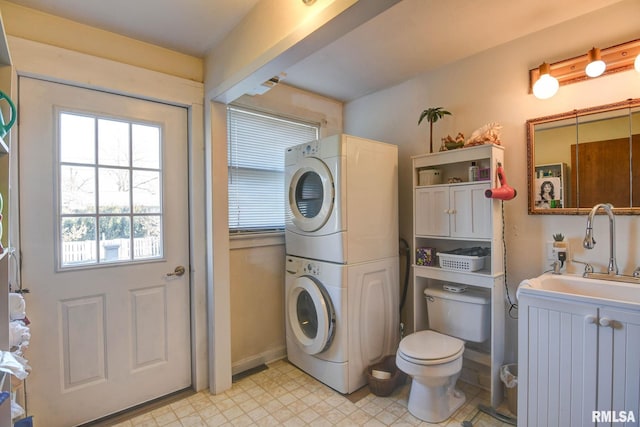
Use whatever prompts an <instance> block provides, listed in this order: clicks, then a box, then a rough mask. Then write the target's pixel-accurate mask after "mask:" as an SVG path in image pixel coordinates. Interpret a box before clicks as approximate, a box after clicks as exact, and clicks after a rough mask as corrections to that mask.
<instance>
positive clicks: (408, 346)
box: [398, 331, 464, 365]
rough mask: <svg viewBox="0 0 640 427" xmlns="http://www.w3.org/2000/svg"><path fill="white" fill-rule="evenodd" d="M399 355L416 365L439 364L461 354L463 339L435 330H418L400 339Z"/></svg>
mask: <svg viewBox="0 0 640 427" xmlns="http://www.w3.org/2000/svg"><path fill="white" fill-rule="evenodd" d="M398 350H399V355H400V357H402V358H403V359H405V360H406V361H407V362H411V363H415V364H417V365H439V364H443V363H447V362H451V361H452V360H455V359H457V358H459V357H460V356H462V353H463V352H464V341H462V340H460V339H458V338H454V337H450V336H448V335H444V334H441V333H438V332H435V331H418V332H414V333H413V334H411V335H408V336H406V337H404V338H403V339H402V341H400V346H399V347H398Z"/></svg>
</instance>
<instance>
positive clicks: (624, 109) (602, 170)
mask: <svg viewBox="0 0 640 427" xmlns="http://www.w3.org/2000/svg"><path fill="white" fill-rule="evenodd" d="M527 168H528V177H527V190H528V191H527V194H528V196H529V198H528V205H529V214H543V215H545V214H546V215H549V214H563V215H572V214H573V215H578V214H586V213H588V212H589V210H590V209H591V208H592V207H593V206H594V205H596V204H598V203H611V204H612V205H613V206H614V207H615V212H616V213H617V214H634V215H637V214H640V98H635V99H628V100H626V101H622V102H617V103H615V104H607V105H601V106H598V107H591V108H585V109H581V110H573V111H569V112H566V113H561V114H555V115H552V116H546V117H539V118H537V119H531V120H527Z"/></svg>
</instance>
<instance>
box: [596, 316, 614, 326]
mask: <svg viewBox="0 0 640 427" xmlns="http://www.w3.org/2000/svg"><path fill="white" fill-rule="evenodd" d="M598 323H600V326H613V325H612V322H611V319H609V318H608V317H601V318H600V321H599V322H598Z"/></svg>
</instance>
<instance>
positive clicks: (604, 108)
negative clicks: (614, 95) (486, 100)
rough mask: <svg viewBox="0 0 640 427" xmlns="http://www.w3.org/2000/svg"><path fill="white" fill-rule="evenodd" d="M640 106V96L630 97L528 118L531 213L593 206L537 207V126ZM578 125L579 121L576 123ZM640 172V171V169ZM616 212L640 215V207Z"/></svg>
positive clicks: (569, 212)
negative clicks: (535, 185) (611, 102)
mask: <svg viewBox="0 0 640 427" xmlns="http://www.w3.org/2000/svg"><path fill="white" fill-rule="evenodd" d="M636 107H640V98H630V99H627V100H625V101H621V102H616V103H613V104H606V105H600V106H596V107H590V108H583V109H579V110H573V111H568V112H565V113H559V114H553V115H550V116H544V117H538V118H535V119H530V120H527V122H526V127H527V198H528V199H527V204H528V213H529V215H586V214H588V213H589V211H590V210H591V207H582V208H580V207H572V208H565V207H563V208H553V209H539V208H536V207H535V192H534V191H535V190H534V184H535V179H536V177H535V163H534V162H535V160H534V152H535V141H534V132H535V126H536V125H539V124H543V123H549V122H554V121H559V120H566V119H571V118H575V119H576V122H577V121H578V118H579V117H581V116H585V115H589V114H595V113H604V112H608V111H614V110H622V109H628V110H631V109H632V108H636ZM576 125H577V123H576ZM638 174H640V171H638ZM614 211H615V213H616V214H625V215H640V207H620V208H618V207H615V209H614Z"/></svg>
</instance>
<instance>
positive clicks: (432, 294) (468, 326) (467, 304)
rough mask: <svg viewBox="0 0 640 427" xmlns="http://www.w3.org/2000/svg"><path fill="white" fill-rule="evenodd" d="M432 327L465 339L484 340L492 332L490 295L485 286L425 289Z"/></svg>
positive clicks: (430, 325)
mask: <svg viewBox="0 0 640 427" xmlns="http://www.w3.org/2000/svg"><path fill="white" fill-rule="evenodd" d="M424 295H425V299H426V300H427V314H428V318H429V329H431V330H434V331H437V332H440V333H442V334H446V335H451V336H454V337H457V338H460V339H462V340H465V341H473V342H483V341H486V340H487V339H488V338H489V337H490V336H491V297H490V294H489V292H487V291H484V290H482V289H475V288H467V289H466V291H464V292H451V291H447V290H444V289H438V288H427V289H425V290H424Z"/></svg>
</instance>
